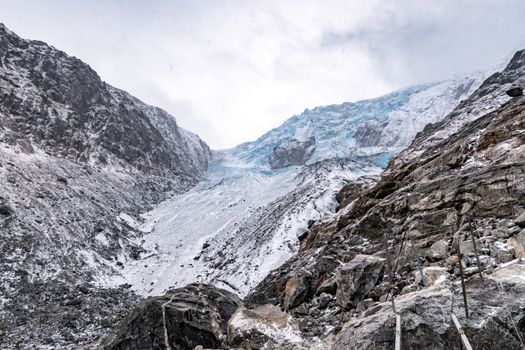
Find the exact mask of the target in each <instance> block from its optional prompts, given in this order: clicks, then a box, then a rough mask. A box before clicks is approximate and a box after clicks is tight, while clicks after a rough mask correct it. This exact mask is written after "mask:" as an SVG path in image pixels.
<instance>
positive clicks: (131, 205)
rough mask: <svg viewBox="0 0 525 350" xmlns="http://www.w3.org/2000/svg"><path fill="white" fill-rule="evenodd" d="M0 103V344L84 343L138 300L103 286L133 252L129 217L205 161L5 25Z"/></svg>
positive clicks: (79, 70) (138, 106) (167, 125)
mask: <svg viewBox="0 0 525 350" xmlns="http://www.w3.org/2000/svg"><path fill="white" fill-rule="evenodd" d="M0 101H1V103H0V183H1V186H0V208H1V209H0V211H1V214H0V280H1V283H0V344H1V345H0V347H2V348H7V349H9V348H15V347H16V346H20V347H21V348H38V347H39V346H40V347H41V348H45V347H49V348H59V347H60V346H63V347H65V348H68V347H69V346H70V345H68V344H82V343H86V342H90V341H92V340H93V338H96V337H97V334H100V332H103V331H104V328H105V327H107V325H108V324H111V323H112V322H113V320H115V319H116V318H118V317H119V315H121V313H122V312H123V310H125V309H126V308H127V307H129V306H130V305H134V303H135V302H136V300H137V298H136V297H135V296H134V295H133V294H132V293H130V292H129V291H128V290H127V289H125V288H114V289H107V290H106V289H101V288H100V285H101V284H102V282H103V281H104V280H106V279H107V277H108V276H111V275H113V274H115V273H116V271H117V270H118V269H120V266H121V265H122V264H123V262H124V261H126V260H129V259H134V258H137V257H138V255H139V253H140V251H141V248H140V247H139V246H138V245H137V244H135V243H134V242H132V240H131V239H132V238H135V237H138V236H139V235H140V234H141V232H140V231H139V230H138V229H137V227H138V224H137V223H135V222H134V220H133V219H132V218H131V216H130V215H132V216H137V215H138V214H139V213H141V212H144V211H147V210H149V209H151V207H152V206H153V205H154V204H156V203H158V202H159V201H161V200H163V199H165V198H167V197H168V196H170V195H172V194H174V193H180V192H183V191H187V190H188V189H189V188H191V187H192V186H193V185H194V184H195V183H196V182H197V181H198V179H199V178H200V176H201V175H202V173H203V171H205V170H206V168H207V164H208V162H209V161H210V160H211V152H210V150H209V148H208V146H207V145H206V144H205V143H204V142H202V141H201V140H200V139H199V138H198V137H197V136H196V135H194V134H192V133H190V132H188V131H186V130H183V129H181V128H179V127H178V126H177V124H176V122H175V119H174V118H173V117H171V116H170V115H168V114H167V113H166V112H164V111H162V110H160V109H158V108H155V107H150V106H147V105H146V104H144V103H142V102H141V101H139V100H137V99H136V98H133V97H132V96H130V95H129V94H127V93H125V92H123V91H121V90H118V89H115V88H113V87H111V86H109V85H108V84H106V83H104V82H103V81H102V80H101V79H100V78H99V77H98V75H97V74H96V72H94V71H93V70H92V69H91V68H90V67H89V66H87V65H86V64H84V63H82V62H81V61H80V60H78V59H76V58H74V57H70V56H68V55H66V54H65V53H63V52H61V51H58V50H56V49H54V48H52V47H49V46H48V45H46V44H45V43H42V42H38V41H31V40H25V39H22V38H20V37H18V36H16V35H15V34H14V33H12V32H10V31H9V30H8V29H6V28H5V27H4V26H3V25H0ZM29 336H31V337H34V338H35V339H33V340H31V339H29V338H28V337H29ZM17 344H19V345H17Z"/></svg>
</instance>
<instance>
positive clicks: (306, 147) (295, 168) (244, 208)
mask: <svg viewBox="0 0 525 350" xmlns="http://www.w3.org/2000/svg"><path fill="white" fill-rule="evenodd" d="M481 81H482V74H476V75H474V76H471V77H466V78H458V79H453V80H448V81H443V82H438V83H432V84H426V85H421V86H416V87H411V88H407V89H404V90H400V91H397V92H394V93H392V94H388V95H385V96H382V97H379V98H376V99H371V100H366V101H359V102H355V103H343V104H341V105H331V106H326V107H318V108H315V109H312V110H306V111H305V112H304V113H302V114H300V115H297V116H294V117H292V118H290V119H289V120H287V121H285V122H284V123H283V124H282V125H281V126H279V127H278V128H275V129H274V130H271V131H270V132H268V133H266V134H264V135H263V136H261V137H260V138H259V139H257V140H256V141H253V142H250V143H245V144H242V145H239V146H237V147H235V148H233V149H229V150H221V151H216V152H215V160H214V161H213V162H212V163H211V165H210V168H209V170H208V171H207V172H206V174H205V178H204V180H203V181H202V182H201V183H200V184H199V185H197V186H196V187H195V188H193V189H192V190H190V191H189V192H187V193H184V194H181V195H178V196H175V197H173V198H171V199H169V200H167V201H166V202H165V203H163V204H162V205H160V206H158V207H157V208H155V209H154V210H153V211H152V212H150V213H148V214H147V215H143V216H142V218H143V219H145V221H146V222H145V224H144V225H143V226H142V230H143V231H144V232H145V233H146V234H145V235H144V237H142V236H141V237H137V238H136V239H135V243H136V244H137V245H138V246H141V248H143V249H144V251H143V252H142V253H141V254H140V256H141V259H139V260H129V261H128V262H126V263H125V264H124V266H123V269H122V274H121V275H122V276H121V278H115V279H114V281H113V283H110V284H109V285H110V286H117V285H119V284H121V283H130V284H131V285H132V289H133V290H135V291H137V292H138V293H140V294H143V295H158V294H161V293H163V292H164V291H166V290H168V289H169V288H174V287H183V286H185V285H186V284H188V283H193V282H200V283H214V284H216V285H217V286H219V287H222V288H226V289H228V290H230V291H233V292H236V293H240V294H241V295H245V294H246V293H248V291H249V290H250V289H251V288H252V287H253V286H255V285H256V284H257V283H258V282H260V281H261V279H263V278H264V277H265V276H266V275H267V274H268V273H269V272H270V271H271V270H272V269H274V268H276V267H278V266H279V265H281V264H282V263H283V262H285V261H286V260H287V259H289V258H291V257H292V256H293V255H294V254H295V253H296V252H297V251H298V249H299V243H300V237H301V236H302V235H304V234H305V232H307V231H308V229H309V226H311V224H312V222H313V221H319V220H322V219H323V218H324V216H326V215H332V214H333V213H334V212H335V211H336V209H337V207H338V206H339V203H338V200H337V193H338V191H339V189H340V188H341V187H343V186H344V185H348V184H350V183H352V184H354V185H355V186H364V185H370V183H371V181H372V180H371V177H372V178H373V177H374V176H376V175H378V174H379V173H380V172H381V171H382V170H383V169H384V168H385V167H386V165H387V164H388V161H389V160H390V159H391V157H392V156H393V155H395V154H396V153H397V152H399V151H400V150H401V149H402V148H403V147H406V146H408V144H409V143H410V141H411V140H412V138H413V137H414V136H415V135H416V133H417V132H418V131H421V130H422V129H423V127H424V125H425V124H427V123H429V122H437V121H439V120H440V119H441V118H442V117H444V116H445V115H446V114H447V113H449V112H450V111H452V109H453V108H454V107H455V106H456V105H457V104H458V103H459V101H460V100H461V99H464V98H467V97H468V96H469V94H470V93H472V92H473V91H475V89H476V88H477V87H478V86H479V84H480V83H481ZM360 176H368V178H367V179H366V180H364V181H362V179H360V180H358V177H360ZM196 213H205V215H202V217H199V219H198V220H197V219H196ZM174 223H177V224H176V225H174ZM142 240H144V242H142ZM174 270H177V273H173V271H174Z"/></svg>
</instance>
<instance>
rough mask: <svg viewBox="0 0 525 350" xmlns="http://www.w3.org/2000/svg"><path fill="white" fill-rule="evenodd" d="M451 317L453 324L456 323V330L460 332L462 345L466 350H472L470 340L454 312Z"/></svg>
mask: <svg viewBox="0 0 525 350" xmlns="http://www.w3.org/2000/svg"><path fill="white" fill-rule="evenodd" d="M450 317H452V322H454V326H456V329H457V330H458V333H459V337H460V338H461V343H462V344H463V346H464V347H465V349H466V350H472V345H470V342H469V341H468V338H467V336H466V335H465V332H464V331H463V328H462V327H461V324H460V323H459V321H458V318H457V317H456V315H455V314H454V313H453V312H451V313H450Z"/></svg>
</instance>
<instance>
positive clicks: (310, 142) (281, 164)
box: [269, 136, 315, 169]
mask: <svg viewBox="0 0 525 350" xmlns="http://www.w3.org/2000/svg"><path fill="white" fill-rule="evenodd" d="M314 150H315V137H313V136H312V137H310V138H309V139H307V140H306V141H299V140H295V139H293V140H286V141H283V142H282V143H281V144H279V145H278V146H277V147H275V149H274V150H273V153H272V155H271V156H270V159H269V163H270V167H271V168H272V169H280V168H286V167H288V166H291V165H304V164H306V162H307V161H308V159H310V157H311V156H312V154H313V153H314Z"/></svg>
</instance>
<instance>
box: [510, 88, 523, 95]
mask: <svg viewBox="0 0 525 350" xmlns="http://www.w3.org/2000/svg"><path fill="white" fill-rule="evenodd" d="M507 95H509V96H510V97H519V96H523V89H522V88H520V87H514V88H512V89H509V90H507Z"/></svg>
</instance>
